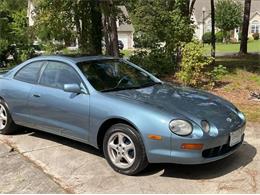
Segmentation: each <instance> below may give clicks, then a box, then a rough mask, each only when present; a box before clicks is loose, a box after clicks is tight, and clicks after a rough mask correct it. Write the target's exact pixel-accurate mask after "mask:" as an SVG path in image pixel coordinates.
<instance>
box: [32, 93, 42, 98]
mask: <svg viewBox="0 0 260 195" xmlns="http://www.w3.org/2000/svg"><path fill="white" fill-rule="evenodd" d="M33 97H36V98H39V97H41V96H40V95H38V94H33Z"/></svg>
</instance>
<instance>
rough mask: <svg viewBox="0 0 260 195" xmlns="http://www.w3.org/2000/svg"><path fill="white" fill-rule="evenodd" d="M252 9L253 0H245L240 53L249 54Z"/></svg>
mask: <svg viewBox="0 0 260 195" xmlns="http://www.w3.org/2000/svg"><path fill="white" fill-rule="evenodd" d="M250 9H251V0H245V8H244V20H243V27H242V35H241V43H240V52H239V53H240V54H247V39H248V28H249V20H250Z"/></svg>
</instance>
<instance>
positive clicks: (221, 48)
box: [205, 40, 260, 53]
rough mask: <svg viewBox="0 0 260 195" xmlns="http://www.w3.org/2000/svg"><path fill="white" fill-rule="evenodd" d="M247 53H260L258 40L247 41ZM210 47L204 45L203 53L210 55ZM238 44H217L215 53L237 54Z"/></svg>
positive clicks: (259, 41)
mask: <svg viewBox="0 0 260 195" xmlns="http://www.w3.org/2000/svg"><path fill="white" fill-rule="evenodd" d="M247 47H248V52H260V40H249V41H248V46H247ZM210 48H211V47H210V45H209V44H206V45H205V51H206V52H207V53H210ZM239 49H240V43H229V44H225V43H217V44H216V51H217V52H239Z"/></svg>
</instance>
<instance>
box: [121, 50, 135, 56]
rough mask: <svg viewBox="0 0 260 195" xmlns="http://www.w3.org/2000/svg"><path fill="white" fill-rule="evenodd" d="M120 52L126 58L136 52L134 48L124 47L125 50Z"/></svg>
mask: <svg viewBox="0 0 260 195" xmlns="http://www.w3.org/2000/svg"><path fill="white" fill-rule="evenodd" d="M120 53H122V54H123V55H124V57H125V58H129V57H130V56H131V55H132V54H133V53H134V50H133V49H124V50H122V51H120Z"/></svg>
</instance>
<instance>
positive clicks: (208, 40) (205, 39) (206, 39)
mask: <svg viewBox="0 0 260 195" xmlns="http://www.w3.org/2000/svg"><path fill="white" fill-rule="evenodd" d="M202 41H203V43H208V44H210V43H211V32H206V33H205V34H204V35H203V36H202Z"/></svg>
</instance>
